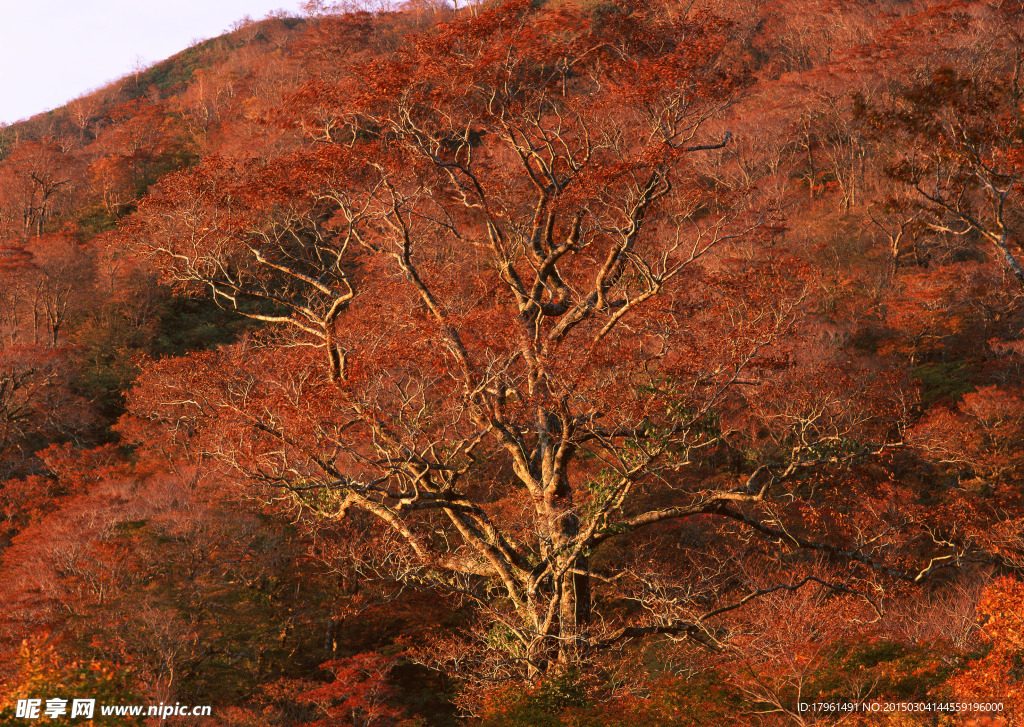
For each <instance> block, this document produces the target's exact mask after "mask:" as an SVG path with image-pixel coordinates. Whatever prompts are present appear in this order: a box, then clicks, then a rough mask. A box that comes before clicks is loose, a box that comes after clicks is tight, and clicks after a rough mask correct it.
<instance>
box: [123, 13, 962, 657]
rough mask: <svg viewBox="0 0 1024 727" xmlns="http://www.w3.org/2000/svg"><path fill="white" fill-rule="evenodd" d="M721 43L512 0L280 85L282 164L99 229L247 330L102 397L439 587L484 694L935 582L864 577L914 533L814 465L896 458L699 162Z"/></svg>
mask: <svg viewBox="0 0 1024 727" xmlns="http://www.w3.org/2000/svg"><path fill="white" fill-rule="evenodd" d="M727 41H728V28H727V27H726V26H724V25H723V24H721V23H719V22H718V21H716V20H715V19H714V18H710V17H701V16H697V17H686V15H685V13H683V12H681V11H679V9H678V8H675V6H672V5H670V6H668V7H665V6H660V5H659V6H657V7H655V6H654V5H648V4H646V3H642V2H624V3H619V4H616V5H614V6H608V7H604V6H602V7H601V9H599V10H595V11H592V12H583V11H577V10H572V9H564V8H563V9H552V8H550V7H547V6H542V7H540V8H534V7H533V6H532V4H531V3H529V2H524V1H514V2H509V3H506V4H503V5H501V6H500V7H496V8H493V9H490V10H487V11H483V12H480V13H479V14H478V15H477V16H476V17H472V18H468V17H466V18H457V19H456V20H454V21H453V22H452V23H451V24H450V25H447V26H441V27H440V28H439V29H437V30H436V32H434V33H432V34H428V35H425V36H420V37H417V38H414V39H409V40H407V41H406V43H405V45H403V46H402V47H401V48H399V49H398V50H397V51H396V52H395V53H394V54H393V55H392V56H390V57H388V58H385V59H378V60H375V61H373V62H369V63H365V64H359V65H353V66H351V67H349V68H348V69H346V72H344V73H340V72H337V71H335V73H334V74H332V79H331V80H330V82H326V81H322V82H320V81H316V80H315V79H314V80H313V81H311V82H310V85H309V86H308V87H307V88H306V89H304V90H303V91H302V92H300V93H298V94H296V95H295V96H293V97H292V99H291V102H290V104H289V105H288V106H287V107H286V108H284V109H282V110H281V116H282V117H283V118H285V119H286V120H287V122H288V123H289V124H290V125H291V126H293V127H294V128H301V129H303V130H305V131H306V132H308V133H309V135H310V137H311V138H310V141H309V143H308V144H306V145H305V146H304V147H303V149H302V150H301V151H299V152H296V153H294V154H292V155H290V156H286V157H282V158H279V159H276V160H273V161H270V162H258V163H257V162H251V163H248V164H240V163H235V162H230V161H228V160H224V159H217V158H214V159H208V160H206V161H205V162H204V163H203V164H201V165H200V166H199V167H197V168H196V169H193V170H188V171H186V172H182V173H179V174H176V175H172V176H171V177H169V178H166V179H165V180H164V181H162V182H161V183H160V185H158V187H157V188H156V189H155V190H154V191H153V193H152V194H151V196H150V197H149V198H148V199H147V200H146V201H144V203H143V204H142V205H141V208H140V212H139V213H138V215H137V216H136V218H135V220H134V222H133V224H132V225H131V226H129V227H126V232H127V234H128V236H129V237H130V238H131V240H132V241H133V242H134V243H135V244H138V245H140V246H141V247H142V248H143V249H144V250H145V251H147V252H148V253H149V254H151V255H152V256H153V257H154V258H155V259H156V260H158V261H159V263H160V265H161V266H162V268H163V270H164V272H165V275H166V277H167V279H169V280H171V281H174V282H176V283H178V284H179V285H182V286H185V287H190V286H196V285H198V286H202V287H206V288H207V289H208V290H210V291H211V292H212V297H213V300H215V301H216V302H217V303H218V304H219V305H221V306H224V307H228V308H232V309H234V310H237V311H238V312H239V313H241V314H243V315H247V316H249V317H251V318H254V319H256V320H258V321H261V322H263V323H265V324H267V325H266V327H265V328H264V329H262V330H261V331H259V332H257V333H254V334H253V335H251V336H250V338H249V339H247V340H246V341H245V342H243V343H240V344H238V345H236V346H234V347H228V348H224V349H222V350H220V351H217V352H210V353H204V354H196V355H193V356H190V357H188V358H185V359H177V360H167V361H164V362H158V363H156V364H154V365H151V366H149V367H148V368H147V371H146V373H145V374H144V375H143V377H142V379H141V381H140V384H139V386H138V387H137V389H136V390H135V392H134V394H133V397H132V403H131V408H132V411H133V412H134V413H135V415H136V416H139V417H142V418H147V419H152V420H155V421H158V422H160V423H162V424H164V425H166V427H165V429H164V430H163V431H164V432H170V433H172V434H173V435H174V436H175V437H176V438H178V439H179V441H181V442H182V443H185V444H187V445H188V446H190V447H192V448H193V449H194V451H196V452H199V453H201V454H203V455H204V456H208V457H210V458H212V459H216V460H219V461H220V462H222V463H225V464H226V465H227V466H228V468H229V471H230V472H232V473H233V474H234V476H235V478H236V481H237V482H239V483H240V484H242V486H243V487H244V488H246V491H247V492H249V493H250V494H255V495H256V496H258V497H262V498H265V499H266V500H267V501H268V502H269V501H273V500H278V501H285V502H287V503H290V504H291V505H293V506H297V507H298V508H300V509H301V512H302V513H303V515H304V516H305V517H306V518H307V519H308V520H310V521H312V522H315V523H317V527H318V528H319V529H320V530H321V531H322V532H329V531H331V529H332V528H333V527H335V526H334V524H335V523H347V527H349V528H351V529H353V530H354V531H356V532H358V533H359V535H360V538H361V541H360V542H359V544H358V546H357V547H355V548H354V549H353V556H352V557H353V558H355V559H356V560H357V563H358V568H359V570H361V571H362V572H364V573H370V572H372V573H373V574H374V575H377V576H382V577H384V578H385V579H390V580H392V581H393V582H401V583H405V584H409V585H413V586H416V587H431V588H439V589H444V590H445V591H447V592H448V593H450V594H452V595H454V596H455V597H457V598H462V599H466V602H467V603H469V604H472V605H473V607H474V611H473V613H474V616H473V618H474V619H475V620H474V623H473V625H474V627H475V628H476V630H475V637H474V638H475V639H476V646H478V647H482V648H476V649H469V650H462V649H463V647H464V646H465V644H461V645H460V646H459V647H458V648H457V649H456V650H453V651H451V652H450V653H449V656H450V657H451V658H452V660H453V661H457V662H459V663H461V664H462V665H463V666H468V667H471V671H475V672H476V673H477V674H483V675H486V676H488V677H502V676H506V677H507V676H509V675H512V674H522V673H531V672H532V673H537V672H542V671H548V670H552V669H562V668H565V667H566V666H568V665H570V664H572V663H574V662H575V661H576V660H577V659H579V658H581V657H584V656H585V655H587V654H589V653H593V652H594V651H595V650H600V649H602V648H608V647H611V646H615V645H617V644H621V643H622V642H623V641H625V640H628V639H630V638H633V637H639V636H643V635H651V634H670V635H681V636H688V637H691V638H694V639H697V640H700V641H703V642H705V643H714V642H715V640H716V638H717V633H718V632H717V623H718V621H717V619H718V618H719V617H720V616H722V615H723V614H725V613H728V612H730V611H731V610H733V609H735V608H738V607H739V606H740V605H742V604H744V603H748V602H749V601H750V600H752V599H754V598H756V597H757V596H759V595H763V594H765V593H769V592H776V591H778V590H780V589H788V590H794V589H797V588H801V587H804V586H810V587H827V588H829V589H831V590H832V591H834V592H837V593H844V594H847V595H848V596H851V597H857V598H861V599H862V600H863V601H864V602H867V601H870V600H871V599H870V598H868V596H867V593H866V591H867V590H868V587H867V585H866V583H867V581H868V580H870V579H872V578H874V574H877V573H880V574H882V575H884V576H885V577H887V578H893V579H897V580H900V579H902V580H905V581H915V580H920V579H921V578H923V577H925V576H926V575H927V574H929V573H931V572H933V571H934V569H935V568H938V567H940V566H943V565H948V564H950V563H953V562H955V560H956V557H957V552H956V549H955V548H954V547H953V546H950V545H949V544H946V543H936V541H935V540H934V539H933V538H931V537H930V536H928V535H927V534H926V533H925V534H924V535H923V537H924V540H923V541H916V542H918V545H920V546H921V547H922V549H923V550H924V551H925V552H926V553H927V554H928V555H932V556H934V559H933V560H931V562H928V560H927V559H926V560H925V561H924V562H923V563H922V564H920V565H919V566H918V567H915V566H914V564H913V563H912V562H910V561H906V560H905V561H903V562H899V561H895V560H891V559H888V558H887V557H886V552H887V551H886V547H887V546H888V545H891V544H892V542H893V541H895V540H897V539H901V540H902V541H904V542H905V541H906V540H907V539H919V538H921V537H922V533H923V531H922V530H921V528H919V527H916V526H915V525H914V523H913V521H912V518H908V517H904V516H902V515H901V514H900V513H898V512H893V511H892V510H891V509H886V508H881V507H877V505H878V503H879V500H878V498H879V497H882V495H879V494H878V493H877V491H875V492H872V490H871V489H870V488H869V487H866V486H865V485H864V483H865V482H867V481H869V480H871V478H872V477H876V476H878V472H876V471H874V470H872V471H870V472H869V471H868V469H870V467H875V468H876V469H877V468H878V467H880V465H878V464H872V465H870V466H869V465H866V464H865V465H863V466H862V468H861V469H860V470H857V471H853V470H850V469H849V465H851V464H853V463H860V462H865V461H867V460H870V459H871V458H872V455H878V454H884V453H885V452H886V451H887V449H888V448H889V447H888V445H889V444H890V443H896V442H898V440H899V438H900V436H901V434H900V421H901V418H902V416H903V409H904V407H905V402H904V397H903V394H902V389H901V383H900V381H899V380H898V377H895V376H894V375H892V374H890V373H888V372H887V371H885V370H884V367H882V366H880V365H878V364H867V363H860V362H855V361H851V360H848V358H847V357H845V356H837V355H836V352H834V351H830V350H828V349H826V348H822V347H821V346H818V345H816V344H814V343H813V342H812V341H810V340H809V339H808V338H806V337H804V334H805V333H806V326H805V322H804V320H805V310H804V308H805V306H804V302H805V300H806V298H807V295H808V294H807V291H806V290H805V286H804V283H803V281H802V278H803V272H802V268H801V266H800V265H799V264H798V263H796V262H795V261H793V260H792V259H790V258H789V257H788V256H787V255H786V254H785V253H784V251H782V250H781V249H779V248H778V247H777V246H776V245H775V242H776V240H777V237H778V233H779V232H780V229H781V228H780V227H779V226H778V224H777V220H776V219H775V218H774V214H773V211H772V210H770V209H767V208H765V207H764V206H763V205H761V204H759V203H758V202H757V200H758V199H759V197H758V193H757V190H756V188H749V187H748V188H740V187H736V186H729V185H727V184H725V183H724V182H723V181H722V180H723V179H728V178H731V177H732V176H736V175H728V174H721V173H719V172H721V171H722V170H721V169H717V170H716V169H715V165H716V164H718V163H719V155H718V153H717V151H716V150H718V149H721V148H723V147H724V146H725V145H727V144H728V143H729V134H728V133H727V131H726V130H725V128H724V127H722V125H721V121H720V119H721V118H722V112H723V111H724V110H725V109H726V108H727V107H728V106H729V104H730V101H731V100H732V99H733V98H734V97H735V94H736V93H737V92H738V88H739V85H740V79H738V78H737V76H736V74H734V73H726V72H725V71H724V67H725V65H727V63H726V60H727V53H728V48H729V45H728V42H727ZM153 436H156V435H153ZM875 459H876V460H877V459H878V457H875ZM865 468H868V469H865ZM882 479H885V478H884V477H883V478H882ZM841 513H843V514H845V515H848V516H849V517H848V518H845V517H843V516H842V515H841ZM740 551H744V552H746V555H744V556H742V557H740V556H739V555H738V553H739V552H740ZM789 551H796V552H809V553H812V554H826V555H827V557H828V558H829V559H831V563H830V564H829V565H827V566H825V565H822V564H818V565H815V564H814V562H813V559H811V560H806V559H805V560H800V559H799V558H796V559H794V558H792V557H791V556H790V555H787V553H788V552H789ZM755 563H756V564H757V565H756V567H755V565H754V564H755ZM780 566H785V567H784V568H782V569H781V570H780ZM752 568H753V569H754V570H756V571H757V573H752V571H751V569H752ZM630 604H633V605H630ZM637 605H639V607H637ZM470 631H472V629H470ZM485 667H486V668H485Z"/></svg>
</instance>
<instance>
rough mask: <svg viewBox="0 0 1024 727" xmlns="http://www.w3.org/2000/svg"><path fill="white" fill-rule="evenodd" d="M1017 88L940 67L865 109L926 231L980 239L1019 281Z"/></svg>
mask: <svg viewBox="0 0 1024 727" xmlns="http://www.w3.org/2000/svg"><path fill="white" fill-rule="evenodd" d="M1015 72H1016V71H1013V72H1011V73H1015ZM1015 89H1016V85H1015V82H1013V81H1012V79H1011V78H1010V77H1009V76H1008V75H996V76H994V77H990V78H985V77H978V78H970V77H963V76H960V75H958V73H957V71H956V70H955V69H954V68H953V67H950V66H942V67H939V68H937V69H936V70H935V71H934V73H933V75H932V78H931V79H930V81H928V82H925V83H920V84H916V85H911V86H909V87H908V88H905V89H904V91H903V93H902V94H901V95H900V96H899V97H897V98H896V99H895V101H894V103H893V104H892V107H891V108H889V109H886V110H884V111H882V112H877V111H875V112H871V110H870V109H865V112H866V113H867V115H868V117H869V121H870V123H871V125H872V126H873V127H874V130H875V134H876V136H877V135H880V134H885V135H887V136H888V141H889V143H890V144H893V145H894V147H895V148H894V149H892V150H890V153H891V163H890V174H891V175H892V176H893V177H894V178H896V179H897V180H899V181H902V182H904V183H905V184H906V185H908V186H909V187H911V188H912V189H913V190H914V191H915V192H916V193H917V195H918V198H919V200H920V202H921V203H922V204H923V206H924V207H925V209H926V210H928V211H929V212H930V217H929V221H930V225H929V226H930V227H931V229H932V230H933V231H934V232H938V233H945V234H951V235H956V236H968V235H973V236H976V237H977V238H978V239H980V240H983V241H984V242H985V243H987V244H988V245H991V246H992V247H993V248H995V251H996V252H997V254H998V255H999V256H1000V257H1001V258H1002V260H1003V261H1004V263H1005V265H1006V267H1007V269H1008V270H1009V272H1010V273H1011V274H1012V275H1013V276H1014V277H1015V278H1016V279H1017V281H1018V283H1019V284H1021V285H1024V268H1022V267H1021V264H1020V261H1019V257H1020V247H1019V243H1018V241H1017V240H1016V238H1015V237H1014V235H1013V229H1014V227H1015V224H1016V220H1017V218H1018V217H1019V215H1020V211H1019V202H1018V201H1017V199H1016V197H1017V190H1018V188H1019V187H1020V185H1021V182H1022V176H1021V172H1022V168H1024V167H1022V164H1024V148H1022V147H1021V143H1020V139H1021V123H1020V118H1019V114H1018V109H1017V106H1018V103H1019V94H1018V92H1017V91H1016V90H1015Z"/></svg>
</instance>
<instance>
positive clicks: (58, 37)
mask: <svg viewBox="0 0 1024 727" xmlns="http://www.w3.org/2000/svg"><path fill="white" fill-rule="evenodd" d="M300 4H301V2H300V0H0V123H11V122H13V121H19V120H21V119H26V118H28V117H30V116H33V115H35V114H37V113H40V112H42V111H49V110H50V109H54V108H57V107H59V106H63V105H64V104H65V103H67V102H68V101H70V100H71V99H73V98H77V97H78V96H81V95H82V94H84V93H85V92H87V91H90V90H92V89H95V88H98V87H100V86H103V85H106V83H107V82H109V81H112V80H114V79H117V78H120V77H122V76H125V75H127V74H128V73H130V72H131V71H132V70H133V67H134V66H135V64H136V62H137V60H138V59H141V61H142V63H143V64H144V65H146V66H150V65H152V64H154V63H156V62H158V61H162V60H163V59H165V58H167V57H168V56H172V55H174V54H175V53H177V52H178V51H181V50H184V49H185V48H187V47H189V46H190V45H192V42H193V41H194V40H201V39H205V38H212V37H214V36H217V35H220V34H221V33H223V32H224V31H225V30H227V29H229V28H230V26H231V24H232V23H234V22H235V21H236V20H240V19H241V18H243V17H245V16H246V15H249V16H252V17H253V18H254V19H256V20H259V19H260V18H263V17H265V16H266V15H267V14H268V13H270V12H272V11H274V10H278V9H283V10H285V11H287V12H288V13H289V14H291V15H298V14H299V5H300Z"/></svg>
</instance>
